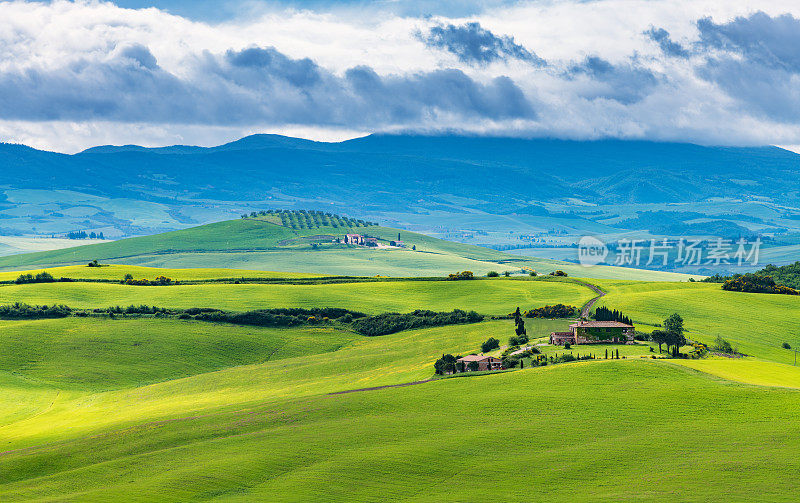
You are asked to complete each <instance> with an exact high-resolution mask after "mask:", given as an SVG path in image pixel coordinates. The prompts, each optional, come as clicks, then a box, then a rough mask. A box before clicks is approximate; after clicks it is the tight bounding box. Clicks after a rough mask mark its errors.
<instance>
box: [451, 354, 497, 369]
mask: <svg viewBox="0 0 800 503" xmlns="http://www.w3.org/2000/svg"><path fill="white" fill-rule="evenodd" d="M457 361H458V363H463V364H464V370H465V371H466V372H469V371H470V369H469V364H470V362H477V363H478V368H477V370H500V369H501V368H503V360H501V359H500V358H496V357H494V356H484V355H467V356H462V357H461V358H459V359H458V360H457Z"/></svg>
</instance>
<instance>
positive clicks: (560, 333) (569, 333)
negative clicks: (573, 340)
mask: <svg viewBox="0 0 800 503" xmlns="http://www.w3.org/2000/svg"><path fill="white" fill-rule="evenodd" d="M550 335H565V336H566V335H568V336H570V337H572V335H573V333H572V332H553V333H551V334H550Z"/></svg>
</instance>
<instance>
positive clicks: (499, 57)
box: [417, 23, 546, 66]
mask: <svg viewBox="0 0 800 503" xmlns="http://www.w3.org/2000/svg"><path fill="white" fill-rule="evenodd" d="M417 36H418V38H419V39H420V40H422V41H423V42H424V43H425V44H426V45H428V47H433V48H437V49H444V50H446V51H448V52H451V53H453V54H455V55H456V56H457V57H458V59H459V60H461V61H463V62H465V63H478V64H487V63H493V62H495V61H505V60H508V59H518V60H520V61H526V62H528V63H531V64H533V65H536V66H543V65H545V64H546V63H545V61H544V60H543V59H541V58H540V57H538V56H537V55H536V54H535V53H533V52H531V51H529V50H528V49H526V48H525V47H523V46H522V45H520V44H518V43H516V42H515V41H514V37H510V36H507V35H502V36H497V35H495V34H494V33H492V32H491V31H489V30H487V29H484V28H483V27H482V26H481V25H480V24H479V23H466V24H463V25H460V26H456V25H453V24H447V25H439V26H434V27H432V28H430V30H428V32H427V33H425V34H423V33H419V34H418V35H417Z"/></svg>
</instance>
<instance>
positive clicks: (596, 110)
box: [0, 0, 800, 150]
mask: <svg viewBox="0 0 800 503" xmlns="http://www.w3.org/2000/svg"><path fill="white" fill-rule="evenodd" d="M130 2H132V3H130ZM130 2H129V3H130V4H131V5H133V4H136V5H139V4H142V5H143V4H144V2H139V0H130ZM137 2H138V3H137ZM243 2H244V3H242V4H241V5H242V6H245V5H248V6H250V7H247V8H244V7H243V10H241V11H237V12H238V14H237V15H234V16H231V17H226V18H225V20H224V21H222V22H220V21H219V20H218V19H215V18H214V17H213V16H212V17H203V19H204V20H205V22H197V21H194V20H193V19H194V17H193V16H189V17H188V18H187V17H181V16H179V15H174V14H170V13H168V12H165V11H164V10H160V9H157V8H148V9H140V10H130V9H124V8H120V7H118V6H117V5H115V4H113V3H111V2H109V1H96V0H77V1H67V0H53V1H47V2H32V1H26V0H11V1H0V18H2V19H3V22H2V23H0V141H3V140H9V139H15V138H19V139H24V140H25V141H31V142H33V141H32V139H34V138H36V136H37V135H41V138H40V139H39V140H38V141H35V142H33V143H35V144H37V145H39V146H45V145H53V146H61V145H67V147H66V148H68V149H70V150H73V149H76V148H83V147H87V146H91V145H93V144H96V143H99V142H104V143H107V142H112V143H135V142H139V141H142V142H146V143H148V144H151V145H152V144H153V142H154V141H157V139H158V138H164V140H163V141H164V142H173V141H186V142H191V141H199V142H202V143H204V144H212V143H216V142H215V141H213V137H215V136H218V137H219V141H220V142H222V141H225V140H228V139H231V138H232V137H234V136H235V135H237V134H240V133H242V134H247V133H254V132H292V131H306V132H309V133H308V134H309V135H312V137H318V138H330V137H337V138H338V137H340V136H341V135H346V134H354V135H355V134H363V133H368V132H381V131H384V132H385V131H417V132H437V131H456V132H457V131H460V132H469V133H475V134H501V135H513V136H548V137H563V138H573V139H582V138H583V139H585V138H606V137H614V138H637V139H650V140H670V141H692V142H702V143H718V144H758V143H778V144H800V96H798V89H800V51H798V50H797V47H800V40H798V33H800V24H799V22H798V19H800V4H798V3H797V2H796V0H774V1H771V2H768V3H765V4H762V5H760V6H759V7H761V8H763V9H765V12H756V13H754V11H753V1H752V0H728V1H726V2H724V4H721V3H720V2H719V1H718V0H693V1H691V2H689V1H688V0H650V1H648V2H644V3H641V5H638V4H637V7H636V8H635V9H631V8H630V2H629V0H598V1H589V2H587V1H585V0H561V1H558V2H521V1H514V0H487V1H484V2H475V3H473V4H471V5H470V6H468V8H466V10H463V9H462V4H461V3H459V2H455V1H454V0H453V1H450V0H448V4H449V7H447V8H443V9H440V8H436V9H433V8H432V7H431V6H433V5H434V4H435V3H434V2H433V1H432V0H431V1H428V0H425V1H423V2H415V1H414V0H408V1H405V0H401V2H389V3H388V4H387V3H386V2H371V3H367V2H365V1H364V0H352V1H349V2H347V5H344V6H339V5H337V6H331V5H330V4H325V3H324V2H322V0H319V1H317V2H316V3H308V2H305V0H303V2H304V3H303V2H300V0H297V2H294V0H281V1H279V2H271V3H270V4H269V5H267V6H264V5H262V6H261V7H253V5H255V4H254V3H253V2H252V1H251V0H243ZM400 3H402V4H403V5H400ZM179 4H182V5H183V7H182V8H186V9H190V10H191V9H195V10H197V9H200V8H199V7H196V6H195V4H190V2H188V1H186V0H173V1H172V2H171V3H170V4H169V5H172V6H178V7H180V5H179ZM159 5H160V4H159ZM165 5H167V4H165ZM286 5H288V6H289V7H298V8H289V9H285V8H284V6H286ZM309 6H310V7H309ZM317 6H319V8H317ZM300 7H302V8H300ZM172 12H178V13H180V12H184V10H181V9H177V8H176V9H174V10H172ZM431 13H433V14H435V15H436V16H437V17H436V18H431V17H430V16H428V15H427V14H431ZM709 15H711V17H708V16H709ZM420 27H425V28H423V30H422V32H420V31H419V28H420ZM534 49H535V51H536V52H535V53H534ZM204 131H208V133H205V132H204ZM334 132H335V133H334ZM115 137H117V138H118V140H116V141H115V140H114V139H113V138H115ZM181 138H185V140H180V139H181Z"/></svg>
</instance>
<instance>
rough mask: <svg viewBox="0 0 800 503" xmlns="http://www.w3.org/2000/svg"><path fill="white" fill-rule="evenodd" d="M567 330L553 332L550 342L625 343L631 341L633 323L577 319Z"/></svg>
mask: <svg viewBox="0 0 800 503" xmlns="http://www.w3.org/2000/svg"><path fill="white" fill-rule="evenodd" d="M569 329H570V331H569V332H553V333H551V334H550V344H553V345H556V346H563V345H564V344H567V343H569V344H627V343H630V342H633V335H634V328H633V325H628V324H627V323H620V322H619V321H579V322H577V323H573V324H572V325H570V326H569Z"/></svg>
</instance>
